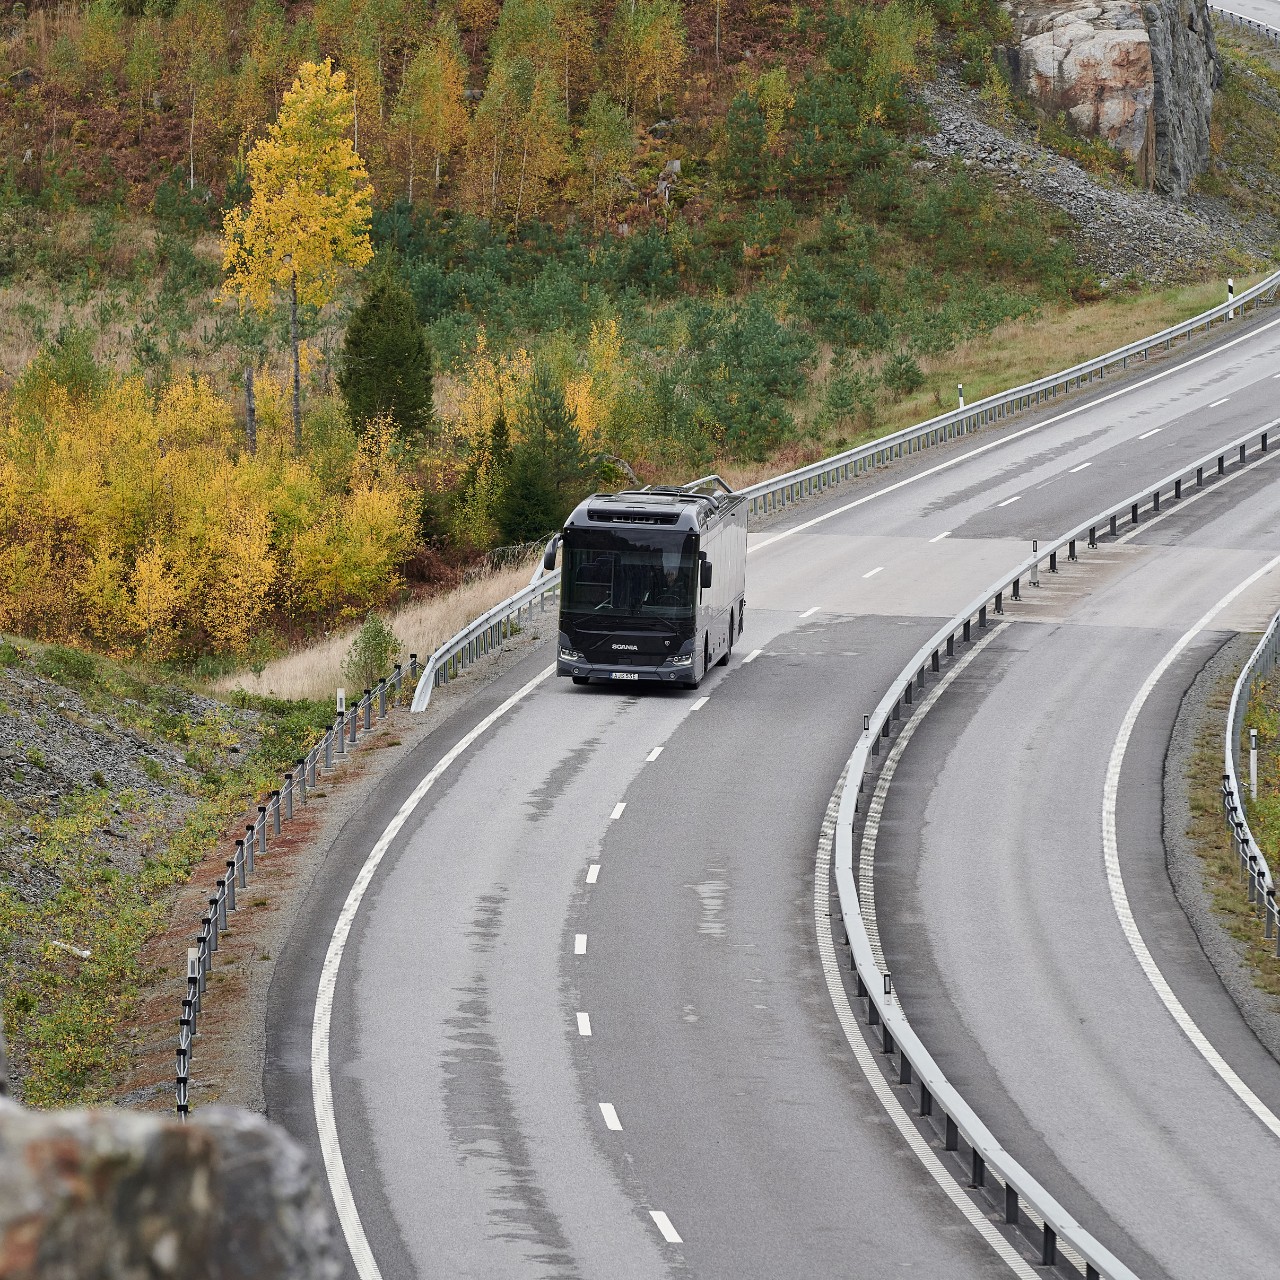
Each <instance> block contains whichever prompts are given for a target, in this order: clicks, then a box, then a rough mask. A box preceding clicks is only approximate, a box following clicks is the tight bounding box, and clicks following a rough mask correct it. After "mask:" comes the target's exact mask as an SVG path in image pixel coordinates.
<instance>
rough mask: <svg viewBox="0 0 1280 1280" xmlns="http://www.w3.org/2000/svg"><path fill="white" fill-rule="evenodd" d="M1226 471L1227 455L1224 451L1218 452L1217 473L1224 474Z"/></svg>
mask: <svg viewBox="0 0 1280 1280" xmlns="http://www.w3.org/2000/svg"><path fill="white" fill-rule="evenodd" d="M1226 471H1227V455H1226V454H1225V453H1220V454H1218V474H1219V475H1220V476H1221V475H1225V474H1226Z"/></svg>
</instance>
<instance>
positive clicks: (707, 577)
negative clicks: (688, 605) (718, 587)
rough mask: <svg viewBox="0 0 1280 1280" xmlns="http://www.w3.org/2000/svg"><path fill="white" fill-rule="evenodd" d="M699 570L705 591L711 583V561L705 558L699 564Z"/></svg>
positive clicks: (701, 583)
mask: <svg viewBox="0 0 1280 1280" xmlns="http://www.w3.org/2000/svg"><path fill="white" fill-rule="evenodd" d="M698 570H699V574H700V585H701V587H702V589H703V590H704V591H705V590H706V589H707V588H708V587H709V586H710V585H711V561H710V560H704V561H703V562H702V563H701V564H700V565H699V566H698Z"/></svg>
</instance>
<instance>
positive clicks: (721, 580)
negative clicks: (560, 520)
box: [543, 477, 747, 689]
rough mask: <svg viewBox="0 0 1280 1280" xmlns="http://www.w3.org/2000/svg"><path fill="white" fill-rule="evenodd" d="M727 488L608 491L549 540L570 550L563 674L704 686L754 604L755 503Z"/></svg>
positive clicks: (563, 597)
mask: <svg viewBox="0 0 1280 1280" xmlns="http://www.w3.org/2000/svg"><path fill="white" fill-rule="evenodd" d="M713 480H714V482H715V483H717V484H719V485H720V486H721V487H722V488H723V489H724V490H725V492H723V493H715V494H713V493H703V492H695V491H694V489H695V488H701V487H704V486H705V485H707V484H708V483H709V482H707V481H698V482H696V485H695V486H692V487H690V488H685V489H667V488H648V489H634V490H627V491H625V492H623V493H598V494H595V495H593V496H592V497H590V498H588V499H587V500H586V501H585V502H582V503H581V504H579V506H578V507H577V508H575V510H574V512H573V514H572V515H571V516H570V517H569V519H568V520H567V521H565V526H564V529H563V530H562V531H561V532H560V533H559V534H557V535H556V537H555V538H553V539H552V540H551V542H550V543H548V544H547V550H546V553H545V555H544V557H543V564H544V566H545V567H546V568H548V569H550V568H553V567H554V565H555V556H556V548H557V546H558V545H562V546H563V548H564V560H563V575H562V577H561V584H560V649H559V655H558V660H557V662H556V674H557V675H560V676H570V677H572V679H573V681H574V683H575V684H586V683H587V681H588V680H590V679H592V678H593V677H595V678H596V679H600V680H657V681H660V682H663V683H670V684H676V685H682V686H684V687H685V688H688V689H696V688H697V687H698V685H699V684H700V683H701V681H702V677H703V676H705V675H706V674H707V671H708V670H709V669H710V667H711V664H712V663H713V662H718V663H720V664H724V663H726V662H728V661H729V655H730V653H732V652H733V642H734V640H736V639H737V637H738V636H739V635H741V634H742V623H743V614H744V611H745V609H746V569H747V510H746V504H745V502H744V500H743V499H741V498H739V497H738V496H737V495H736V494H734V493H733V492H732V490H729V488H728V486H727V485H725V484H724V482H723V481H721V480H719V478H718V477H713Z"/></svg>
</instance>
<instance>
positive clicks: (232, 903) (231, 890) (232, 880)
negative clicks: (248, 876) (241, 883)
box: [218, 858, 244, 911]
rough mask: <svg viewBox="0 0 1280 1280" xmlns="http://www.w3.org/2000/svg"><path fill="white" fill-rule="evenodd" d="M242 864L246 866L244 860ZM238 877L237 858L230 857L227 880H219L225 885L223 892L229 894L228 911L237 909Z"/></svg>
mask: <svg viewBox="0 0 1280 1280" xmlns="http://www.w3.org/2000/svg"><path fill="white" fill-rule="evenodd" d="M240 865H241V866H244V862H243V861H242V862H241V863H240ZM236 879H237V870H236V860H235V859H234V858H228V859H227V878H226V880H225V881H222V880H220V881H218V883H219V884H224V885H225V888H224V889H223V892H224V893H225V894H226V895H227V910H228V911H234V910H235V909H236Z"/></svg>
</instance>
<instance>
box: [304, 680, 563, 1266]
mask: <svg viewBox="0 0 1280 1280" xmlns="http://www.w3.org/2000/svg"><path fill="white" fill-rule="evenodd" d="M554 673H555V667H554V666H550V667H547V668H545V669H544V670H543V671H541V672H539V673H538V674H537V675H536V676H534V678H533V679H532V680H530V681H529V683H528V684H526V685H524V686H522V687H521V688H519V689H517V690H516V691H515V693H513V694H512V695H511V697H509V698H508V699H507V700H506V701H505V702H504V703H502V704H501V706H498V707H496V708H495V709H494V710H493V711H491V712H489V714H488V715H487V716H485V718H484V719H483V720H481V721H480V723H479V724H478V725H476V726H475V727H474V728H473V729H471V730H470V732H468V733H467V735H466V736H465V737H463V738H461V739H459V741H458V742H456V743H455V744H454V745H453V746H452V747H451V748H450V749H449V751H448V752H446V753H445V755H444V756H442V757H441V759H440V760H439V761H438V762H437V763H436V765H435V766H434V767H433V768H432V769H431V771H430V772H429V773H428V774H427V775H426V777H424V778H423V779H422V781H421V782H419V783H418V785H417V786H416V787H415V788H414V789H413V793H412V794H411V795H410V796H409V798H408V799H407V800H406V801H405V802H404V804H402V805H401V806H400V808H399V810H398V811H397V813H396V815H395V817H394V818H392V819H391V821H390V822H388V823H387V825H386V828H385V829H384V830H383V832H382V834H381V835H380V836H379V837H378V842H377V844H375V845H374V846H373V848H372V849H371V850H370V851H369V856H368V857H367V858H366V859H365V860H364V866H362V867H361V868H360V874H359V875H357V876H356V879H355V883H354V884H353V885H352V886H351V889H350V892H348V894H347V900H346V902H344V903H343V904H342V910H341V911H340V912H339V913H338V922H337V924H335V925H334V927H333V936H332V937H331V938H330V939H329V949H328V951H326V953H325V957H324V965H323V966H322V968H321V970H320V985H319V988H318V989H317V991H316V1007H315V1013H314V1016H313V1017H312V1020H311V1105H312V1108H313V1109H314V1111H315V1116H316V1130H317V1136H318V1137H319V1140H320V1153H321V1156H322V1157H323V1159H324V1171H325V1176H326V1177H327V1178H328V1180H329V1190H330V1191H331V1192H332V1194H333V1204H334V1208H335V1209H336V1210H337V1213H338V1222H339V1223H340V1224H341V1226H342V1234H343V1236H344V1237H345V1238H346V1241H347V1248H348V1249H349V1250H350V1251H351V1261H352V1262H353V1263H354V1264H355V1268H356V1273H357V1274H358V1275H359V1277H360V1280H382V1272H381V1271H380V1270H379V1269H378V1264H377V1262H376V1261H375V1260H374V1257H373V1250H372V1249H370V1247H369V1240H368V1237H367V1236H366V1235H365V1233H364V1224H363V1223H362V1222H361V1221H360V1213H359V1211H358V1210H357V1209H356V1202H355V1197H354V1196H353V1195H352V1192H351V1181H350V1179H349V1178H348V1177H347V1168H346V1165H345V1164H344V1163H343V1161H342V1147H341V1144H340V1143H339V1141H338V1122H337V1118H336V1116H335V1115H334V1110H333V1083H332V1081H331V1080H330V1078H329V1028H330V1025H331V1023H332V1020H333V994H334V988H335V987H336V985H337V981H338V968H339V966H340V965H341V964H342V953H343V952H344V951H345V950H346V946H347V939H348V938H349V937H350V935H351V926H352V925H353V924H354V923H355V918H356V912H357V911H359V910H360V903H361V902H362V901H363V900H364V895H365V894H366V893H367V892H368V889H369V885H370V883H371V882H372V880H373V877H374V874H375V873H376V872H377V870H378V866H379V865H380V864H381V862H382V859H383V858H384V857H385V856H386V853H387V850H388V849H389V848H390V847H391V842H392V841H393V840H394V839H395V838H396V836H397V835H399V833H400V830H401V828H403V826H404V824H405V823H406V822H408V820H409V818H410V817H411V816H412V814H413V811H414V810H415V809H416V808H417V807H418V805H419V804H421V803H422V799H423V797H424V796H425V795H426V794H427V792H428V791H430V790H431V788H432V787H433V786H434V785H435V783H436V781H437V779H438V778H439V777H440V775H441V774H442V773H444V771H445V770H446V769H447V768H448V767H449V766H450V765H451V764H452V763H453V762H454V761H455V760H456V759H457V758H458V757H459V756H460V755H461V754H462V753H463V752H464V751H465V750H466V749H467V748H468V747H469V746H471V744H472V743H473V742H475V741H476V739H477V738H479V737H480V736H481V735H482V734H483V733H484V732H485V731H486V730H487V729H489V728H490V727H491V726H492V725H493V724H494V723H496V722H497V721H498V720H500V719H501V718H502V717H503V716H504V715H506V714H507V712H508V711H510V710H511V708H512V707H514V706H515V705H516V704H517V703H518V702H520V701H521V700H522V699H524V698H526V697H528V695H529V694H531V693H532V692H533V691H534V689H536V688H537V687H538V685H540V684H541V683H542V682H543V681H544V680H545V679H546V678H547V677H548V676H550V675H553V674H554Z"/></svg>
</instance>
